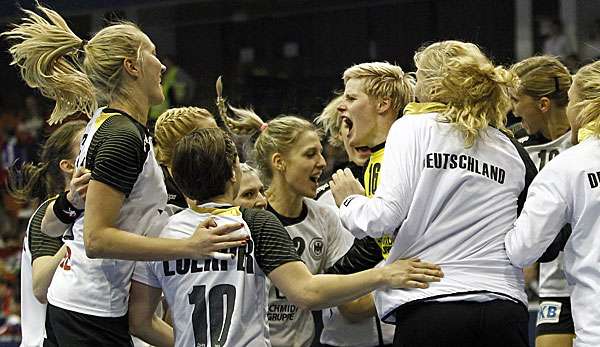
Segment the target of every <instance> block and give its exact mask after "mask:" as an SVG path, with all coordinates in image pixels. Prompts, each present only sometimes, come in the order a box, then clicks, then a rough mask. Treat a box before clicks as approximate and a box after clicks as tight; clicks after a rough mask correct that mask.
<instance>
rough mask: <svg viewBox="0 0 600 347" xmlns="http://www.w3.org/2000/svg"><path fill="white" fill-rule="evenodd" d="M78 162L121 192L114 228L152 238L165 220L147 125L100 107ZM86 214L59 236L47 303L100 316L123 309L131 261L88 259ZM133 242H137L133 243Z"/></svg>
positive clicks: (159, 176) (158, 172) (163, 198)
mask: <svg viewBox="0 0 600 347" xmlns="http://www.w3.org/2000/svg"><path fill="white" fill-rule="evenodd" d="M76 165H77V166H78V167H85V168H87V169H89V170H90V171H91V172H92V178H91V179H92V180H97V181H99V182H102V183H104V184H107V185H109V186H111V187H113V188H114V189H117V190H119V191H121V192H122V193H124V194H125V200H124V201H123V206H122V207H121V210H120V212H119V216H118V217H117V220H116V222H115V227H116V228H119V229H121V230H125V231H127V232H132V233H135V234H141V235H147V236H156V235H158V233H159V232H160V230H162V228H163V227H164V225H165V224H166V222H167V220H168V216H167V214H166V213H164V210H165V207H166V202H167V193H166V188H165V184H164V180H163V175H162V171H161V169H160V167H159V165H158V164H157V162H156V160H155V159H154V150H153V149H152V141H151V138H150V135H149V134H148V132H147V129H146V128H145V127H144V126H143V125H142V124H140V123H138V122H137V121H135V120H134V119H133V118H131V117H130V116H128V115H127V114H125V113H123V112H121V111H117V110H112V109H100V110H98V111H97V112H96V114H95V115H94V117H93V118H92V119H91V120H90V122H89V123H88V125H87V127H86V129H85V132H84V135H83V138H82V143H81V147H80V154H79V156H78V157H77V160H76ZM84 218H85V212H84V214H83V215H82V216H80V217H79V219H77V221H75V223H74V224H73V225H72V227H71V228H70V230H68V231H67V232H66V233H65V235H64V236H63V239H64V241H65V244H66V245H67V254H66V256H65V259H63V261H62V262H61V264H60V266H59V268H58V269H57V270H56V273H55V275H54V279H53V281H52V284H51V285H50V289H49V290H48V302H50V303H51V304H52V305H55V306H58V307H60V308H63V309H66V310H70V311H75V312H79V313H83V314H89V315H93V316H98V317H121V316H123V315H125V314H126V313H127V305H128V299H129V281H130V279H131V274H132V273H133V268H134V265H135V262H134V261H129V260H116V259H90V258H88V257H87V256H86V251H85V247H84V243H83V220H84ZM132 246H135V245H132Z"/></svg>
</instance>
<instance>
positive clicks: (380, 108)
mask: <svg viewBox="0 0 600 347" xmlns="http://www.w3.org/2000/svg"><path fill="white" fill-rule="evenodd" d="M390 107H392V100H391V99H390V98H389V97H387V96H385V97H382V98H378V100H377V113H379V114H384V113H386V112H387V111H388V110H389V109H390Z"/></svg>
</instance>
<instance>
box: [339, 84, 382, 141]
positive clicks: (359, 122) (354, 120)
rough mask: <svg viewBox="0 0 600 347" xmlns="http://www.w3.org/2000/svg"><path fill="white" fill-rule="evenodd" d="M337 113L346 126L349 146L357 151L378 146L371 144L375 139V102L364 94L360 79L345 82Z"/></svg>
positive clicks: (376, 114)
mask: <svg viewBox="0 0 600 347" xmlns="http://www.w3.org/2000/svg"><path fill="white" fill-rule="evenodd" d="M338 111H339V112H340V115H341V117H342V121H343V122H345V123H346V124H347V125H348V129H349V131H348V135H347V137H348V144H349V145H350V146H352V147H354V148H355V149H356V150H357V151H367V150H368V149H369V148H370V147H373V146H375V145H378V144H377V143H371V142H372V141H373V139H375V138H377V134H376V132H377V127H376V124H375V120H376V117H377V116H378V113H377V100H376V99H375V98H372V97H369V96H368V95H367V94H366V93H365V92H364V88H363V80H362V79H359V78H351V79H349V80H348V82H346V87H345V89H344V97H343V99H342V102H341V104H340V106H339V107H338Z"/></svg>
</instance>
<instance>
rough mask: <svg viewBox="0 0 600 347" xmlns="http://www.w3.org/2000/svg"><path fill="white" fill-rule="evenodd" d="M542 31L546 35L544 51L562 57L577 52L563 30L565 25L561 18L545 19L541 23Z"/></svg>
mask: <svg viewBox="0 0 600 347" xmlns="http://www.w3.org/2000/svg"><path fill="white" fill-rule="evenodd" d="M540 26H541V27H540V31H541V33H542V35H544V45H543V47H542V52H543V53H544V54H547V55H552V56H556V57H560V58H563V59H564V58H565V57H567V56H568V55H570V54H573V53H575V51H574V49H573V46H572V45H571V44H570V42H569V39H568V38H567V36H566V35H565V34H564V32H563V26H562V23H561V21H560V20H559V19H556V18H555V19H551V20H548V19H544V20H542V22H541V23H540Z"/></svg>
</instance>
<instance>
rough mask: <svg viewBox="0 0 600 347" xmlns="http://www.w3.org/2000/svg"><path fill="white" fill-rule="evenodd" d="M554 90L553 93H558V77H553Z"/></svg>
mask: <svg viewBox="0 0 600 347" xmlns="http://www.w3.org/2000/svg"><path fill="white" fill-rule="evenodd" d="M554 89H555V90H554V92H555V93H558V92H560V83H559V80H558V77H556V76H554Z"/></svg>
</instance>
